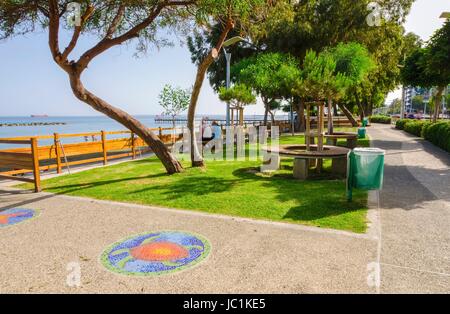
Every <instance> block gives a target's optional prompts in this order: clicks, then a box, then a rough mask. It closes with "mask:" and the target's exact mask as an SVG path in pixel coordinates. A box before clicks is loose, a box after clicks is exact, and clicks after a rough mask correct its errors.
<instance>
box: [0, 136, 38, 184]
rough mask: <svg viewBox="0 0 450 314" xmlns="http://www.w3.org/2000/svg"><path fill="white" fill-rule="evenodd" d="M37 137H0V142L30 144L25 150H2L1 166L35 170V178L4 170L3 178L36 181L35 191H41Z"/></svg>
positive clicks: (0, 176)
mask: <svg viewBox="0 0 450 314" xmlns="http://www.w3.org/2000/svg"><path fill="white" fill-rule="evenodd" d="M37 143H38V142H37V139H36V138H30V139H28V140H24V139H0V144H19V145H29V149H28V148H27V149H26V151H25V152H11V151H0V167H9V168H12V169H17V168H20V169H21V170H23V171H26V172H33V179H30V178H23V177H16V176H13V175H14V173H11V172H9V173H8V172H6V173H5V172H2V173H0V178H1V179H13V180H18V181H23V182H31V183H34V190H35V192H40V191H41V176H40V173H39V159H38V144H37Z"/></svg>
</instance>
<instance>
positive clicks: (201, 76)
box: [188, 20, 234, 167]
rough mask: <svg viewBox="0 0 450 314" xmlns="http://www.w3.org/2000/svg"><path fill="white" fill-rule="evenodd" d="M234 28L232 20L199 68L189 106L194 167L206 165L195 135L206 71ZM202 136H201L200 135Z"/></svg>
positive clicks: (189, 126)
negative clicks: (195, 123)
mask: <svg viewBox="0 0 450 314" xmlns="http://www.w3.org/2000/svg"><path fill="white" fill-rule="evenodd" d="M233 27H234V23H233V21H232V20H228V21H227V24H226V25H225V28H224V29H223V31H222V33H221V34H220V37H219V40H218V41H217V44H216V46H215V47H214V48H213V49H212V50H211V51H210V52H209V53H208V55H207V56H206V57H205V58H204V59H203V60H202V62H201V63H200V64H199V66H198V68H197V75H196V77H195V83H194V87H193V88H192V94H191V103H190V104H189V110H188V128H189V130H190V136H191V140H190V142H191V143H190V145H191V164H192V167H204V166H205V163H204V161H203V158H202V156H201V154H200V152H199V149H198V146H197V139H196V135H195V125H194V119H195V110H196V108H197V102H198V96H199V94H200V90H201V88H202V85H203V81H204V80H205V75H206V71H208V68H209V66H210V65H211V64H212V63H213V62H214V58H215V57H216V55H218V54H219V52H220V50H221V49H222V45H223V42H224V41H225V38H226V37H227V35H228V33H229V31H230V30H231V29H232V28H233ZM200 136H201V134H200Z"/></svg>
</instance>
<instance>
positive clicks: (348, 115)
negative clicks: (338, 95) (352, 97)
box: [338, 104, 358, 127]
mask: <svg viewBox="0 0 450 314" xmlns="http://www.w3.org/2000/svg"><path fill="white" fill-rule="evenodd" d="M338 107H339V109H341V111H342V112H343V113H344V114H345V116H346V117H347V119H348V120H349V121H350V122H351V124H352V126H354V127H356V126H358V121H357V120H356V119H355V117H354V116H353V115H352V113H351V112H350V110H348V109H347V107H345V106H344V105H343V104H338Z"/></svg>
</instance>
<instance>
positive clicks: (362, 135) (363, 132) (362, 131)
mask: <svg viewBox="0 0 450 314" xmlns="http://www.w3.org/2000/svg"><path fill="white" fill-rule="evenodd" d="M358 138H366V128H358Z"/></svg>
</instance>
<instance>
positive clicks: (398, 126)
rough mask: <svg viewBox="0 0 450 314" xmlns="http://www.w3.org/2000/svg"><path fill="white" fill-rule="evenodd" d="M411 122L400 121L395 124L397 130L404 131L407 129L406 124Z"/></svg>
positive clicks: (406, 120)
mask: <svg viewBox="0 0 450 314" xmlns="http://www.w3.org/2000/svg"><path fill="white" fill-rule="evenodd" d="M408 121H411V119H400V120H397V122H395V128H396V129H397V130H403V129H404V128H405V124H406V122H408Z"/></svg>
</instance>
